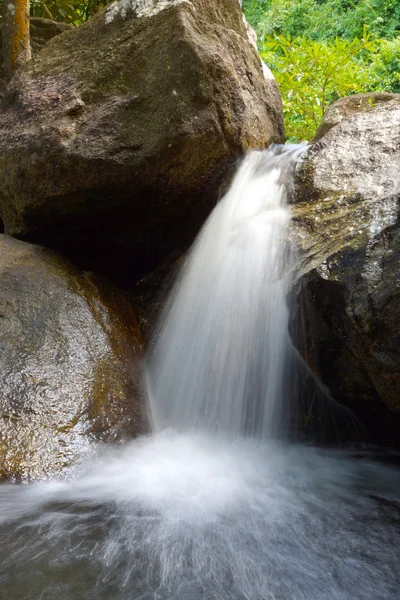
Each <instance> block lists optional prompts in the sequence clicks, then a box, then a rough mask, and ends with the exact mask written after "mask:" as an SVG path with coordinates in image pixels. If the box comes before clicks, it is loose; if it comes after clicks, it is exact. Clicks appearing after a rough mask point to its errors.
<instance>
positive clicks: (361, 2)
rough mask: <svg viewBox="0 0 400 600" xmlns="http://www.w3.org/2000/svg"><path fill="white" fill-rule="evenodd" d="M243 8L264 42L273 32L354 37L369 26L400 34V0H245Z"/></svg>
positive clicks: (383, 34) (384, 34)
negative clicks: (265, 37)
mask: <svg viewBox="0 0 400 600" xmlns="http://www.w3.org/2000/svg"><path fill="white" fill-rule="evenodd" d="M243 8H244V11H245V14H246V16H247V18H248V20H249V22H250V23H251V25H252V26H253V27H254V28H255V29H256V31H257V34H258V38H259V43H260V45H261V46H262V43H263V38H264V36H265V35H266V36H269V35H272V34H284V35H289V36H291V37H299V36H301V37H305V38H308V39H312V40H319V41H325V40H331V39H332V38H335V37H341V38H345V39H347V40H352V39H354V38H355V37H359V38H360V37H361V36H362V35H363V30H364V27H367V28H368V31H369V32H370V34H371V35H372V36H373V37H375V38H385V39H392V38H393V37H396V36H398V35H400V2H399V0H244V2H243Z"/></svg>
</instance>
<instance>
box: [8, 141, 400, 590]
mask: <svg viewBox="0 0 400 600" xmlns="http://www.w3.org/2000/svg"><path fill="white" fill-rule="evenodd" d="M300 154H301V149H299V148H289V149H284V148H282V147H276V148H273V149H271V150H269V151H267V152H256V153H252V154H250V155H249V156H248V157H247V158H246V159H245V160H244V162H243V164H242V165H241V167H240V170H239V172H238V174H237V176H236V178H235V180H234V182H233V184H232V187H231V190H230V191H229V193H228V194H227V195H226V197H225V198H223V199H222V201H221V202H220V203H219V204H218V205H217V207H216V209H215V210H214V212H213V214H212V215H211V217H210V219H209V220H208V222H207V224H206V226H205V228H204V230H203V231H202V233H201V234H200V237H199V239H198V240H197V242H196V244H195V246H194V248H193V251H192V252H191V254H190V256H189V258H188V260H187V263H186V265H185V267H184V269H183V272H182V274H181V277H180V279H179V281H178V282H177V285H176V287H175V290H174V291H173V293H172V296H171V298H170V300H169V302H168V305H167V308H166V311H165V314H164V316H163V318H162V320H161V324H160V328H159V331H158V334H157V336H156V340H155V343H154V345H153V348H152V350H151V352H150V356H149V360H148V373H147V382H148V388H149V400H150V406H151V412H152V418H153V422H154V425H155V430H156V431H155V433H153V434H152V435H149V436H145V437H142V438H139V439H138V440H135V441H133V442H131V443H130V444H127V445H126V446H125V447H117V448H115V449H113V450H108V451H104V453H103V454H101V455H99V456H98V458H97V460H95V461H93V462H92V463H91V464H88V465H86V467H85V468H84V469H82V471H80V472H77V473H76V477H75V478H74V479H73V480H71V481H61V482H40V483H37V484H33V485H30V486H16V485H11V484H3V485H0V598H1V600H3V598H4V600H53V599H54V598H57V599H58V600H78V599H79V600H371V598H374V600H396V599H397V598H399V597H400V593H399V592H400V573H399V570H398V548H397V542H396V540H398V539H399V535H400V503H399V489H400V471H399V469H398V468H396V467H391V466H386V465H384V464H383V462H382V459H383V458H386V457H384V456H382V455H380V454H379V453H377V456H373V455H368V453H366V452H364V453H360V454H358V455H357V454H356V453H350V452H344V451H339V450H336V451H333V450H317V449H316V448H312V447H306V446H302V445H299V444H289V443H288V442H286V443H282V441H279V442H278V441H273V440H272V439H271V438H272V437H274V436H278V437H281V434H282V433H285V431H286V430H287V421H286V420H285V418H284V417H285V416H287V413H288V412H290V402H289V400H290V396H291V392H292V388H293V385H294V383H295V381H296V380H295V379H293V380H291V381H288V379H290V377H289V374H290V372H291V369H288V368H287V366H288V362H290V361H291V360H292V358H293V354H292V353H291V349H290V342H289V339H288V333H287V319H288V313H287V306H286V295H287V292H288V287H289V285H290V272H291V251H290V248H289V247H288V245H287V225H288V220H289V217H290V215H289V212H288V208H287V206H286V195H287V193H288V190H289V188H290V185H291V183H290V182H291V173H292V172H293V169H294V168H295V165H296V161H297V160H298V158H299V155H300ZM288 397H289V400H288ZM321 424H322V423H321ZM379 458H380V459H381V460H380V461H379V460H377V459H379ZM395 459H396V460H397V461H398V460H399V457H395Z"/></svg>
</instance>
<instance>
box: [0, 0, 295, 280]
mask: <svg viewBox="0 0 400 600" xmlns="http://www.w3.org/2000/svg"><path fill="white" fill-rule="evenodd" d="M27 123H29V126H27ZM283 140H284V131H283V116H282V108H281V99H280V95H279V91H278V88H277V85H276V82H275V80H274V79H273V77H272V76H271V74H270V73H269V72H268V70H267V69H265V68H263V65H262V62H261V60H260V57H259V55H258V53H257V50H256V48H255V46H254V40H252V39H251V38H250V37H249V33H248V26H247V24H246V23H245V21H244V19H243V16H242V13H241V10H240V6H239V4H238V3H236V2H232V0H220V1H219V2H215V1H214V0H192V1H191V2H190V1H188V0H179V1H173V2H167V1H165V2H158V3H157V4H155V3H154V2H148V1H147V0H146V1H144V0H143V1H142V0H141V1H138V0H134V1H132V2H124V1H123V0H121V1H120V2H119V3H117V4H115V3H114V4H112V5H110V6H109V7H106V9H104V11H102V12H101V13H98V14H97V15H96V16H95V17H93V18H92V19H91V20H90V21H89V22H87V23H85V24H84V25H82V26H81V27H79V28H75V29H72V30H71V31H68V32H65V33H63V34H62V35H61V36H59V37H57V38H56V39H54V40H51V41H50V42H49V43H48V44H46V46H45V47H44V49H43V50H42V51H41V52H40V53H39V55H38V56H37V57H36V59H35V60H33V61H32V62H31V63H29V64H28V65H26V66H24V68H23V69H20V71H19V72H18V74H17V75H16V76H15V77H14V78H13V81H12V83H11V84H10V85H9V87H8V90H7V94H6V96H5V98H4V101H3V104H2V107H1V109H0V216H1V218H2V220H3V221H4V226H5V232H6V233H8V234H11V235H14V236H16V237H19V238H21V239H25V240H28V241H33V242H39V243H43V244H45V245H47V246H48V247H51V248H55V249H58V250H62V251H64V252H66V253H67V255H69V256H70V257H71V258H72V259H73V260H74V261H76V262H78V263H79V264H81V265H83V266H84V267H85V268H92V269H98V270H100V271H101V272H103V273H105V274H106V275H107V276H108V277H109V278H111V279H113V280H114V281H117V282H119V283H122V284H125V283H127V280H130V281H132V280H135V279H136V278H137V276H138V275H140V274H141V273H145V272H148V271H151V270H153V269H154V268H155V267H156V266H157V265H159V264H161V263H162V262H163V260H164V259H165V257H166V256H168V254H169V253H170V252H172V251H174V250H175V249H176V248H185V247H187V245H188V244H190V243H191V242H192V240H193V238H194V235H195V233H196V232H197V231H198V229H199V227H200V226H201V224H202V223H203V221H204V219H205V217H206V216H207V214H208V213H209V211H210V210H211V208H212V207H213V206H214V205H215V203H216V201H217V199H218V195H219V193H220V187H221V185H222V183H223V182H224V181H226V179H227V177H228V175H229V173H230V170H231V169H233V168H234V165H235V161H236V160H237V159H238V158H239V157H240V156H241V155H242V154H243V152H244V151H245V150H247V149H249V148H255V147H266V146H268V145H269V144H270V143H271V142H281V141H283Z"/></svg>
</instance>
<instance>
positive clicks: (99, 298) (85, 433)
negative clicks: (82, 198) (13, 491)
mask: <svg viewBox="0 0 400 600" xmlns="http://www.w3.org/2000/svg"><path fill="white" fill-rule="evenodd" d="M140 352H141V341H140V334H139V331H138V326H137V321H136V318H135V314H134V313H133V310H132V308H131V307H130V305H129V304H128V302H127V301H126V300H125V298H124V297H123V296H121V294H120V292H117V291H116V290H114V288H112V287H110V286H109V285H106V284H105V283H104V284H103V283H99V282H98V281H96V280H95V279H94V278H93V277H92V276H90V275H88V274H85V273H82V272H81V271H79V270H77V269H76V268H74V267H72V266H71V265H69V264H68V263H67V262H66V261H65V260H64V259H63V258H61V257H59V256H58V255H56V254H54V253H53V252H51V251H49V250H46V249H44V248H41V247H39V246H33V245H30V244H26V243H24V242H20V241H18V240H15V239H13V238H10V237H8V236H5V235H0V380H1V385H0V480H1V478H16V479H32V478H38V477H43V476H50V475H57V474H61V473H63V472H64V471H65V470H66V469H67V470H68V468H70V467H72V466H73V465H75V464H76V463H77V461H79V460H81V459H82V458H83V457H84V456H87V454H88V453H89V452H91V451H92V450H93V449H94V447H95V445H96V442H98V441H100V440H101V441H105V442H116V441H118V440H121V439H125V438H127V437H132V436H134V435H136V434H137V433H139V432H140V431H141V430H142V427H143V423H142V417H141V408H140V392H141V390H140V373H139V359H140Z"/></svg>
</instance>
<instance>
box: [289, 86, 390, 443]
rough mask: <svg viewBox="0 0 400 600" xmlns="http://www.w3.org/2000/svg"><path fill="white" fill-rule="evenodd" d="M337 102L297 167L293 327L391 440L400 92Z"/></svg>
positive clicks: (306, 350) (367, 420) (373, 427)
mask: <svg viewBox="0 0 400 600" xmlns="http://www.w3.org/2000/svg"><path fill="white" fill-rule="evenodd" d="M340 102H341V103H342V104H341V113H342V117H341V118H339V119H337V123H336V124H332V120H331V118H330V117H329V119H328V121H329V120H330V122H331V125H332V126H331V127H330V128H329V129H328V130H326V132H325V134H324V135H322V137H321V136H320V135H319V134H317V138H318V141H317V142H316V143H314V144H312V145H311V146H310V148H309V149H308V151H307V153H306V156H305V159H304V161H303V163H302V166H301V168H300V171H299V173H298V191H297V196H296V198H295V203H294V206H293V230H292V233H293V235H294V237H295V239H296V240H297V243H298V246H299V268H298V273H297V276H298V282H297V285H296V287H295V290H294V294H293V314H292V318H291V333H292V337H293V340H294V342H295V345H296V346H297V348H298V349H299V350H300V353H301V354H302V356H303V358H305V360H306V361H307V362H308V364H309V365H310V366H311V367H312V369H313V371H314V372H315V373H316V374H317V375H318V376H319V377H320V378H321V380H322V381H323V383H324V384H325V385H326V386H327V387H328V388H329V389H330V390H331V392H332V394H333V396H334V397H335V399H337V400H338V401H339V402H341V403H343V404H346V405H347V406H349V407H350V408H352V409H353V411H354V412H355V413H356V414H357V415H358V416H359V417H360V419H361V421H362V422H364V424H366V425H367V427H368V429H369V430H370V432H371V435H372V437H373V438H374V440H375V441H379V442H386V443H391V444H395V445H398V444H399V442H400V436H399V427H400V400H399V399H400V327H399V324H400V272H399V264H400V230H399V201H400V171H399V164H400V95H391V97H390V98H388V97H386V98H385V99H384V100H383V101H379V102H374V103H373V105H371V104H370V103H369V96H366V98H365V99H362V98H361V97H358V98H357V99H356V100H355V101H354V99H349V103H348V104H349V106H350V109H349V110H347V111H345V110H342V109H343V107H344V106H345V104H346V103H345V102H344V100H343V101H340ZM356 102H357V103H358V105H359V110H355V108H354V107H355V103H356ZM366 107H367V108H366ZM339 108H340V105H339ZM335 110H336V109H335ZM330 111H331V114H335V113H334V111H333V109H332V108H331V109H330ZM324 127H325V125H324V123H323V124H322V128H324ZM396 415H397V417H396Z"/></svg>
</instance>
